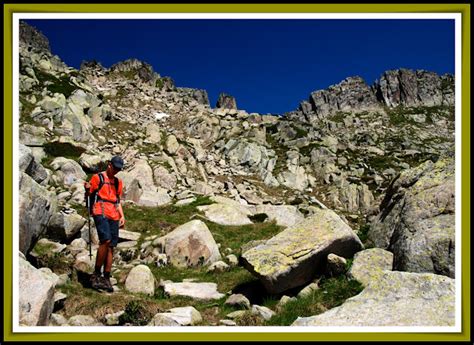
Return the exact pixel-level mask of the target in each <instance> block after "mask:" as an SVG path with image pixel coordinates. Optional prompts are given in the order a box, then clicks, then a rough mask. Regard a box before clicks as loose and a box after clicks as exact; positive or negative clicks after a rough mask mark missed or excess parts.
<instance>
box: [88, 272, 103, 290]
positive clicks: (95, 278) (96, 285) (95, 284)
mask: <svg viewBox="0 0 474 345" xmlns="http://www.w3.org/2000/svg"><path fill="white" fill-rule="evenodd" d="M100 280H101V276H100V275H98V274H96V273H92V275H91V278H90V283H91V287H92V288H93V289H95V290H99V289H100V286H101V284H100Z"/></svg>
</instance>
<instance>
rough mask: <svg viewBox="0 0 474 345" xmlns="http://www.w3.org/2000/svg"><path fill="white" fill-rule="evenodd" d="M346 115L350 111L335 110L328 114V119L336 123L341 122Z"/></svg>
mask: <svg viewBox="0 0 474 345" xmlns="http://www.w3.org/2000/svg"><path fill="white" fill-rule="evenodd" d="M348 115H350V113H345V112H342V111H338V112H336V114H334V115H332V116H329V117H328V120H329V121H332V122H336V123H343V122H344V119H345V118H346V117H347V116H348Z"/></svg>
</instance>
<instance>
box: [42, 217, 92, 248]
mask: <svg viewBox="0 0 474 345" xmlns="http://www.w3.org/2000/svg"><path fill="white" fill-rule="evenodd" d="M86 222H87V220H86V219H84V217H82V216H81V215H79V214H77V213H74V212H64V211H60V212H56V213H55V214H53V216H52V217H51V219H50V220H49V224H48V230H47V237H49V238H50V239H53V240H57V241H61V242H70V241H72V240H73V239H74V237H75V236H76V234H77V233H78V232H79V231H81V229H82V227H83V226H84V225H85V224H86Z"/></svg>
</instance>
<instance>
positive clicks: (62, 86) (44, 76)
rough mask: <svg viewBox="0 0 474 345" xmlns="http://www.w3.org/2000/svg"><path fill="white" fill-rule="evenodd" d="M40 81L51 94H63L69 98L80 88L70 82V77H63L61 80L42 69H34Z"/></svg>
mask: <svg viewBox="0 0 474 345" xmlns="http://www.w3.org/2000/svg"><path fill="white" fill-rule="evenodd" d="M34 72H35V75H36V78H37V79H38V81H39V82H40V83H41V84H43V85H45V86H46V88H47V89H48V91H50V92H51V93H62V94H63V95H64V96H65V97H66V98H68V97H69V96H70V95H71V94H72V93H73V92H74V91H75V90H77V89H78V87H77V86H76V85H74V84H72V83H71V82H70V81H69V77H67V76H61V77H59V78H57V77H55V76H53V75H52V74H49V73H46V72H44V71H42V70H40V69H37V68H34Z"/></svg>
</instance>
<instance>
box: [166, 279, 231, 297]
mask: <svg viewBox="0 0 474 345" xmlns="http://www.w3.org/2000/svg"><path fill="white" fill-rule="evenodd" d="M162 286H163V289H164V291H165V294H166V295H168V296H170V297H172V296H185V297H191V298H195V299H198V300H213V299H221V298H222V297H224V296H225V295H224V294H222V293H220V292H218V291H217V284H216V283H193V282H183V283H173V282H171V281H165V282H163V283H162Z"/></svg>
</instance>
